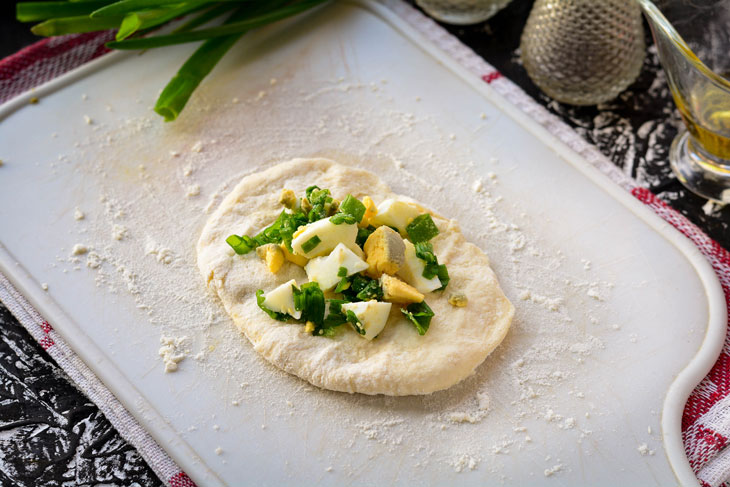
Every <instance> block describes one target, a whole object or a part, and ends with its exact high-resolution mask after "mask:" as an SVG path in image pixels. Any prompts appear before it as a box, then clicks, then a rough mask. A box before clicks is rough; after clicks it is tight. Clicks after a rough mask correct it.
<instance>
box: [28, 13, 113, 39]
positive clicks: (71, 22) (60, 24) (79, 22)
mask: <svg viewBox="0 0 730 487" xmlns="http://www.w3.org/2000/svg"><path fill="white" fill-rule="evenodd" d="M121 21H122V17H106V18H103V19H89V17H87V16H81V17H62V18H58V19H50V20H46V21H45V22H41V23H40V24H36V25H34V26H33V27H31V28H30V31H31V32H32V33H34V34H35V35H37V36H43V37H52V36H60V35H65V34H81V33H84V32H96V31H97V30H108V29H115V28H116V27H117V26H119V23H120V22H121Z"/></svg>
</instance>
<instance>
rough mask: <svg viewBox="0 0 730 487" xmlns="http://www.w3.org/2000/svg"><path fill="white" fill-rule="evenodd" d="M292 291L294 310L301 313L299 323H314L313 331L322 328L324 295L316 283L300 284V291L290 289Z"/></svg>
mask: <svg viewBox="0 0 730 487" xmlns="http://www.w3.org/2000/svg"><path fill="white" fill-rule="evenodd" d="M292 290H293V291H294V309H296V310H297V311H301V312H302V318H301V321H303V322H307V321H311V322H312V323H314V326H315V331H316V330H317V329H318V328H321V327H322V323H323V322H324V308H325V300H324V293H323V292H322V290H321V289H320V287H319V284H318V283H317V282H314V281H313V282H308V283H306V284H302V287H301V288H300V289H296V288H294V287H292Z"/></svg>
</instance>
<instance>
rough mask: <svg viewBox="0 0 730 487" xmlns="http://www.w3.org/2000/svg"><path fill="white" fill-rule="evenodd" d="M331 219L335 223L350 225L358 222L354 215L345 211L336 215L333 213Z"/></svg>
mask: <svg viewBox="0 0 730 487" xmlns="http://www.w3.org/2000/svg"><path fill="white" fill-rule="evenodd" d="M330 221H331V222H332V223H333V224H335V225H342V224H343V223H346V224H348V225H354V224H355V223H357V220H356V219H355V217H354V216H352V215H347V214H345V213H337V214H335V215H332V216H331V217H330Z"/></svg>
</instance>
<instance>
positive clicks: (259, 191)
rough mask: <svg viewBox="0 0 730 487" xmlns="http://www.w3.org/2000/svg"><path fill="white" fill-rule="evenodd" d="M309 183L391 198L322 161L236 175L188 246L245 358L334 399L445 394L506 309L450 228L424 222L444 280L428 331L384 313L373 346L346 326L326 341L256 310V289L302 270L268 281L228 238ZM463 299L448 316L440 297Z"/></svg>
mask: <svg viewBox="0 0 730 487" xmlns="http://www.w3.org/2000/svg"><path fill="white" fill-rule="evenodd" d="M313 184H316V185H318V186H319V187H321V188H329V190H330V191H331V192H332V194H333V195H334V197H336V198H343V197H344V196H345V195H347V194H348V193H351V194H352V195H353V196H355V197H357V198H362V197H363V196H365V195H369V196H370V197H371V198H372V199H373V200H374V201H375V202H376V203H379V202H381V201H383V200H384V199H385V198H388V197H393V196H395V195H394V194H393V193H391V191H390V189H389V188H388V187H387V186H386V185H385V184H383V183H382V182H381V181H380V179H379V178H378V177H377V176H376V175H374V174H372V173H370V172H367V171H364V170H360V169H355V168H352V167H347V166H343V165H339V164H337V163H335V162H333V161H330V160H327V159H294V160H292V161H289V162H285V163H282V164H279V165H276V166H274V167H271V168H269V169H267V170H265V171H262V172H259V173H256V174H252V175H250V176H246V177H245V178H243V180H241V182H240V183H239V184H238V185H237V186H236V188H235V189H234V190H233V191H232V192H231V193H230V194H229V195H228V196H227V197H226V198H225V199H224V200H223V202H222V203H221V205H220V207H219V208H218V209H217V210H216V211H215V213H214V214H213V215H211V217H210V219H209V220H208V222H207V223H206V225H205V228H204V229H203V233H202V235H201V237H200V240H199V241H198V249H197V250H198V267H199V268H200V271H201V272H202V273H203V276H205V279H206V280H207V283H208V286H209V287H210V288H211V289H213V290H215V292H216V293H217V294H218V296H219V297H220V299H221V301H222V303H223V306H224V307H225V309H226V311H227V312H228V314H229V315H230V316H231V317H232V318H233V321H234V323H235V324H236V325H237V326H238V328H239V329H240V330H241V331H242V332H243V333H244V334H245V335H246V337H248V339H249V340H250V341H251V343H252V344H253V346H254V348H255V350H256V351H257V352H258V353H260V354H261V355H263V356H264V357H265V358H266V359H267V360H269V361H270V362H271V363H273V364H274V365H276V366H277V367H279V368H281V369H283V370H285V371H287V372H289V373H292V374H294V375H297V376H298V377H301V378H302V379H305V380H307V381H309V382H311V383H312V384H314V385H316V386H319V387H323V388H325V389H331V390H335V391H345V392H350V393H352V392H360V393H363V394H387V395H393V396H403V395H412V394H429V393H431V392H434V391H438V390H442V389H446V388H448V387H450V386H452V385H454V384H456V383H457V382H459V381H461V380H463V379H464V378H466V377H467V376H469V375H470V374H471V373H472V371H473V370H474V369H475V368H476V367H477V366H478V365H479V364H480V363H482V361H484V359H485V358H486V357H487V355H489V353H490V352H492V350H494V349H495V347H497V345H499V343H500V342H501V341H502V339H503V338H504V337H505V335H506V334H507V330H508V329H509V326H510V323H511V322H512V317H513V315H514V307H513V306H512V304H511V303H510V302H509V300H507V298H506V297H505V295H504V294H503V293H502V290H501V289H500V287H499V283H498V282H497V278H496V277H495V275H494V272H492V270H491V269H490V267H489V259H488V258H487V256H486V255H484V253H483V252H482V251H481V250H480V249H479V248H478V247H476V246H475V245H473V244H471V243H468V242H466V241H465V239H464V236H463V235H462V234H461V231H460V230H459V226H458V224H457V223H456V221H455V220H447V219H445V218H442V217H441V216H438V215H435V214H434V215H433V217H434V218H433V219H434V222H435V223H436V225H437V226H438V228H439V230H440V232H441V233H440V234H439V235H438V236H437V237H435V238H434V239H433V240H432V242H433V246H434V250H435V253H436V255H437V256H438V258H439V262H440V263H444V264H446V265H447V266H448V269H449V274H450V276H451V282H450V283H449V286H448V288H447V289H446V291H445V292H438V291H437V292H434V293H429V294H427V295H426V302H427V303H428V304H429V306H431V308H432V309H433V311H434V313H435V317H434V318H433V320H432V321H431V326H430V328H429V330H428V333H426V335H424V336H420V335H418V333H417V332H416V329H415V327H414V326H413V325H412V324H411V323H410V322H409V321H407V319H406V318H405V317H404V316H403V315H402V313H401V312H400V311H399V307H398V306H397V305H393V307H392V311H391V314H390V318H389V319H388V324H387V325H386V327H385V329H384V330H383V331H382V332H381V334H380V336H378V337H377V338H376V339H375V340H373V341H367V340H364V339H363V338H361V337H360V336H358V334H357V333H356V332H355V331H353V330H352V329H351V328H350V327H349V326H348V325H343V326H341V327H340V329H339V331H338V333H337V335H336V336H335V337H334V338H324V337H317V336H312V335H311V334H308V333H305V331H304V326H302V325H300V324H289V323H282V322H279V321H275V320H273V319H271V318H269V316H267V315H266V314H265V313H264V312H263V311H261V309H259V307H258V306H257V305H256V297H255V293H256V290H257V289H263V290H264V291H266V290H269V289H273V288H274V287H276V286H278V285H279V284H281V283H283V282H286V281H288V280H290V279H296V280H297V283H298V284H300V285H301V284H303V283H305V282H307V276H306V274H305V273H304V270H303V269H302V268H300V267H298V266H296V265H294V264H292V263H290V262H286V263H285V264H284V266H283V267H282V268H281V270H280V271H279V272H278V273H277V274H272V273H270V272H269V271H268V270H267V269H266V266H265V264H264V262H263V261H262V260H261V259H260V258H258V257H257V256H256V253H255V252H251V253H250V254H248V255H244V256H240V255H236V254H235V253H234V252H233V250H232V249H231V248H230V247H229V246H228V244H226V241H225V239H226V237H227V236H228V235H230V234H233V233H235V234H239V235H241V234H247V235H253V234H255V233H257V232H258V231H260V230H261V229H262V228H265V227H266V226H268V225H270V224H271V222H273V221H274V220H275V219H276V217H277V216H278V214H279V213H280V212H281V210H282V206H281V205H280V204H279V202H278V200H279V195H280V193H281V189H282V188H288V189H291V190H294V192H295V193H296V194H297V195H300V194H302V193H303V192H304V190H305V189H306V188H307V187H308V186H311V185H313ZM453 292H459V293H463V294H465V295H466V296H467V297H468V299H469V303H468V305H467V306H466V307H463V308H457V307H454V306H452V305H450V304H449V303H448V302H447V298H448V296H449V294H450V293H453Z"/></svg>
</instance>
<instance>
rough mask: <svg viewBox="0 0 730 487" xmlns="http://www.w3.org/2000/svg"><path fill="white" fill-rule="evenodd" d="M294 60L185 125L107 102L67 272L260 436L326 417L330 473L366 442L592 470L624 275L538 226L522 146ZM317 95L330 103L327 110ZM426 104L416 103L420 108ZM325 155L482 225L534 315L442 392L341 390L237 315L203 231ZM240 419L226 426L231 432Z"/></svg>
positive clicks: (520, 308)
mask: <svg viewBox="0 0 730 487" xmlns="http://www.w3.org/2000/svg"><path fill="white" fill-rule="evenodd" d="M290 76H291V74H287V73H282V74H281V76H278V77H277V80H278V81H277V82H275V83H274V82H272V83H269V81H268V80H266V81H265V82H262V83H261V86H254V85H255V83H254V85H249V86H239V85H236V87H231V86H227V87H224V88H221V89H220V92H221V93H227V94H230V95H233V96H228V97H227V98H226V99H221V98H219V97H217V96H216V95H215V94H214V93H215V87H214V86H208V87H207V88H206V86H203V87H201V90H200V92H199V93H196V96H195V97H194V99H193V100H192V101H191V104H190V106H188V107H187V108H186V110H185V112H184V113H183V115H182V116H181V118H180V119H179V120H178V121H176V122H175V123H174V124H163V123H161V122H160V121H159V120H158V119H157V118H156V117H153V116H152V115H150V116H149V117H141V118H129V119H126V120H123V121H122V122H121V123H119V124H115V125H111V124H108V123H106V122H104V117H103V116H101V114H98V115H97V114H94V113H90V115H89V116H90V117H91V118H92V119H93V124H91V125H89V137H88V138H87V139H86V140H81V141H79V149H78V153H77V154H74V155H73V157H69V158H68V161H74V162H66V164H69V165H73V168H74V170H75V171H78V172H79V173H81V174H83V177H85V178H90V180H93V181H94V183H95V185H96V186H95V187H97V188H98V204H97V206H96V207H91V206H89V204H88V203H87V204H85V206H84V207H83V208H84V210H83V213H82V212H81V211H80V210H78V209H77V210H76V211H75V212H74V214H73V215H71V217H70V218H71V219H75V220H76V221H75V224H74V230H72V231H75V232H77V233H78V241H79V242H83V244H79V246H77V247H74V248H73V249H59V254H58V261H59V263H60V265H61V266H62V267H64V271H65V272H79V273H88V274H89V278H91V279H94V280H95V282H96V284H97V286H98V287H99V289H101V290H103V291H104V292H108V293H112V294H116V295H119V296H126V297H128V298H130V299H133V300H134V302H135V305H136V308H137V310H138V312H139V313H138V316H135V317H131V318H133V319H135V320H138V321H141V322H144V323H145V326H148V327H152V329H154V330H155V333H156V334H157V336H159V337H161V338H160V340H161V342H162V343H161V345H162V348H160V350H159V354H160V366H159V371H154V372H153V373H161V372H162V371H163V370H164V371H168V372H172V371H174V370H176V369H178V367H179V368H180V370H179V371H178V372H177V373H176V374H171V375H170V376H169V380H171V381H175V382H174V383H175V385H176V387H179V388H185V387H196V386H195V384H190V383H184V380H187V381H189V380H193V379H192V378H193V377H195V379H194V380H195V381H197V382H196V383H201V382H212V383H215V384H221V389H220V390H221V393H220V405H219V407H220V409H221V410H225V409H227V408H229V407H231V406H235V409H236V410H241V411H243V410H245V411H247V413H246V414H247V415H248V416H247V417H250V418H254V417H255V418H258V423H260V424H261V425H263V426H262V430H263V432H259V434H273V433H268V432H269V431H270V430H271V429H272V428H277V427H280V428H295V427H298V426H299V423H298V422H300V421H308V422H316V423H318V427H320V428H321V429H322V430H323V431H324V432H325V433H326V434H327V435H328V436H327V437H328V440H327V441H328V442H330V445H329V448H327V449H325V450H323V452H324V453H322V455H324V458H323V461H324V462H325V463H323V464H322V471H327V472H329V471H333V472H335V473H337V472H340V473H344V475H347V476H348V477H352V478H357V476H358V475H360V474H361V470H359V469H361V467H357V468H356V466H354V465H353V464H352V463H351V460H350V458H349V452H350V450H352V449H368V451H369V452H371V453H370V454H371V455H373V456H375V455H381V457H382V455H385V454H389V455H390V456H389V457H387V458H386V457H382V461H394V462H398V463H399V465H400V467H401V468H402V469H403V471H404V472H406V471H407V472H410V474H412V475H413V476H416V477H417V476H418V475H420V473H419V472H420V471H421V469H422V468H423V467H425V466H431V467H435V468H439V469H444V470H443V472H445V473H443V474H444V475H446V474H447V473H448V474H450V475H452V476H453V475H456V474H458V475H462V476H463V475H472V474H476V473H477V472H480V471H482V472H489V473H491V474H496V475H497V476H498V477H499V476H501V475H502V471H503V470H504V468H505V465H506V462H513V461H519V455H520V453H521V452H522V451H525V450H530V451H536V452H540V451H543V450H544V449H549V450H550V455H552V457H550V458H552V459H548V460H546V461H545V462H544V464H540V465H530V466H528V467H527V468H531V469H533V471H534V472H535V475H539V476H543V475H544V476H549V477H552V476H560V475H563V474H564V473H565V472H568V471H571V469H573V468H579V466H578V465H570V464H568V463H566V462H564V461H556V459H555V458H556V456H557V455H558V454H559V453H560V452H561V451H565V452H569V451H572V450H574V449H575V448H583V449H585V451H586V454H588V455H589V454H590V453H591V451H593V450H592V446H591V445H590V444H589V442H584V441H583V440H584V439H585V438H587V437H589V436H590V435H591V431H592V429H591V423H592V421H594V420H595V418H598V420H600V418H601V416H604V415H607V414H610V412H611V411H610V409H609V408H607V406H606V405H607V404H608V401H607V399H606V396H604V395H602V394H603V392H602V391H601V390H600V388H599V387H597V385H596V384H590V383H586V382H585V380H584V379H583V378H582V374H581V367H586V366H587V365H586V364H589V363H591V361H592V360H593V354H594V353H595V352H596V351H598V350H602V349H604V348H605V346H606V345H605V340H604V339H602V337H603V336H605V335H606V334H608V333H614V334H615V333H621V331H617V330H619V328H615V326H617V325H616V323H613V322H610V321H609V316H610V314H609V311H610V309H609V308H608V306H607V303H608V302H610V300H611V296H612V293H613V292H614V286H613V283H612V282H611V281H608V280H606V279H602V278H600V277H599V276H601V275H602V274H599V273H597V272H596V269H595V266H592V265H590V261H589V260H588V257H591V256H588V255H570V256H568V255H566V253H564V251H563V250H562V249H561V245H560V242H556V241H541V240H540V239H539V238H538V237H537V236H536V235H538V232H536V231H533V230H531V229H532V228H533V226H534V225H538V224H540V225H542V224H545V222H544V221H541V219H540V218H538V217H536V216H530V215H539V213H536V212H535V211H534V208H530V207H528V206H527V205H525V204H524V203H523V201H522V199H521V198H519V197H518V196H516V195H514V194H505V193H504V192H503V191H502V189H501V184H500V175H501V174H502V171H505V170H508V169H507V168H509V167H511V165H510V162H509V160H508V159H507V158H505V157H504V156H503V157H502V158H496V157H494V155H493V154H477V153H473V152H472V151H470V150H469V146H470V144H469V140H468V137H461V136H460V137H456V136H452V135H451V131H450V130H448V127H442V126H441V124H440V123H439V122H437V121H436V120H434V119H432V118H431V117H430V116H428V115H425V114H424V113H423V112H422V111H421V110H420V109H419V108H418V107H419V104H418V100H410V101H409V102H408V103H403V102H402V101H401V102H400V103H395V102H394V100H393V99H392V98H391V97H390V96H389V95H388V90H387V88H386V87H387V83H384V82H383V80H379V81H373V82H372V83H370V82H369V81H367V82H366V81H354V80H348V79H345V78H340V79H333V80H330V81H328V82H327V83H324V84H323V85H322V86H319V87H318V88H317V89H316V90H312V91H310V92H307V91H302V90H300V89H292V88H289V85H288V83H287V81H288V79H289V77H290ZM385 81H387V80H385ZM264 88H265V89H264ZM414 96H415V95H414ZM419 99H425V95H421V94H419ZM231 100H233V101H231ZM312 103H317V104H318V106H319V107H320V108H319V109H318V110H317V113H318V114H319V115H317V117H316V118H314V116H313V115H312V114H311V113H310V109H309V107H310V105H311V104H312ZM409 104H410V105H411V106H412V111H408V110H407V109H405V108H403V107H404V106H407V105H409ZM322 107H325V108H322ZM397 107H398V108H397ZM481 111H482V108H479V107H475V113H474V121H473V128H472V129H469V128H468V127H467V129H468V130H471V132H472V134H473V137H475V138H476V137H481V136H482V135H480V134H481V131H480V130H479V127H480V125H482V124H484V123H485V121H484V119H485V118H486V117H485V115H484V114H483V113H481ZM280 113H287V117H285V119H284V120H282V117H280V116H277V115H276V114H280ZM322 113H324V114H325V115H321V114H322ZM90 146H102V147H103V148H104V150H105V151H106V153H107V154H108V157H107V158H106V159H105V160H87V159H85V147H90ZM312 156H322V157H329V158H332V159H335V160H337V161H338V162H341V163H343V164H350V165H356V166H359V167H363V168H366V169H369V170H371V171H374V172H376V173H377V174H379V175H380V176H381V178H383V179H384V180H385V182H386V183H388V184H389V185H390V186H391V187H392V188H393V190H394V191H395V192H397V193H400V194H405V195H408V196H411V197H413V198H415V199H417V200H419V201H421V202H424V203H425V204H427V205H429V206H430V207H432V208H433V209H434V210H436V211H437V212H438V213H440V214H442V215H446V216H448V217H453V218H455V219H457V220H458V221H459V222H460V223H461V229H462V230H463V232H464V233H465V235H466V237H467V239H468V240H470V241H473V242H474V243H476V244H477V245H479V246H480V247H481V248H482V249H484V250H485V251H486V253H487V255H488V256H489V257H490V260H491V263H492V266H493V268H494V269H495V271H496V273H497V275H498V277H499V280H500V283H501V285H502V287H503V289H504V291H505V293H506V294H507V296H508V297H509V298H510V300H511V301H512V302H513V304H514V305H515V307H516V308H517V314H516V318H515V321H514V323H513V325H512V329H511V330H510V332H509V334H508V336H507V338H506V340H505V341H504V343H503V344H502V345H501V346H500V347H499V348H497V350H495V352H494V353H493V354H492V355H491V356H490V357H488V358H487V360H486V361H485V363H484V364H482V365H481V366H480V367H479V368H478V369H477V370H476V371H475V373H474V375H473V376H471V377H470V378H468V379H467V380H465V381H464V382H462V383H460V384H458V385H456V386H454V387H452V388H451V389H449V390H447V391H443V392H439V393H435V394H432V395H430V396H425V397H403V398H393V397H381V396H377V397H370V396H362V395H346V394H340V393H333V392H330V391H323V390H319V389H316V388H314V387H312V386H310V385H309V384H306V383H304V382H302V381H301V380H299V379H297V378H295V377H292V376H289V375H287V374H286V373H283V372H281V371H279V370H276V369H274V368H273V367H272V366H270V365H269V364H267V363H265V362H264V361H263V360H262V359H261V358H260V357H259V356H258V355H257V354H256V353H255V352H254V351H253V350H252V347H251V345H250V343H249V342H248V341H247V340H246V338H245V337H243V336H242V335H240V334H239V333H238V332H237V331H236V329H235V328H234V326H233V325H232V323H231V322H230V320H229V319H228V317H227V316H226V315H225V313H224V312H223V310H222V308H221V306H220V304H219V303H218V301H217V300H216V298H215V297H214V296H213V295H212V294H211V293H209V292H208V291H207V290H206V287H205V280H204V278H203V276H201V275H199V273H198V269H197V267H196V262H195V245H196V242H197V239H198V236H199V233H200V230H201V228H202V226H203V224H204V222H205V220H206V218H207V216H208V214H209V213H210V212H212V211H213V210H214V209H215V208H216V207H217V205H218V204H219V203H220V201H221V199H222V198H223V197H225V195H226V194H227V191H228V189H229V188H231V187H232V186H233V185H235V184H236V183H237V181H238V180H240V178H241V177H242V176H243V175H245V174H249V173H252V172H254V171H256V170H257V169H261V168H264V167H267V166H268V165H270V164H273V163H276V162H279V161H282V160H288V159H291V158H293V157H312ZM509 170H511V169H509ZM109 181H114V184H111V183H110V182H109ZM316 183H317V181H312V184H316ZM335 196H338V197H341V196H343V195H335ZM74 205H80V202H74ZM82 248H83V249H84V250H82ZM81 257H83V258H84V259H85V260H81ZM603 275H605V274H603ZM119 333H120V337H123V334H124V330H121V331H120V332H119ZM627 342H628V340H627ZM187 357H190V358H192V359H193V360H185V359H186V358H187ZM191 369H192V370H195V373H194V374H190V375H183V372H186V371H187V370H191ZM566 398H568V399H570V400H569V401H566ZM264 405H265V406H264ZM169 414H170V415H171V417H176V416H175V414H176V413H175V412H174V411H171V412H169ZM319 416H321V417H326V418H327V421H323V422H320V421H319V420H318V419H317V417H319ZM303 418H304V419H303ZM178 419H181V418H178ZM186 420H188V421H190V423H189V424H190V428H192V429H189V431H187V432H186V433H184V434H185V435H188V437H189V438H190V439H191V441H195V438H197V437H196V436H195V435H196V434H197V433H198V432H199V431H200V429H201V427H200V425H201V424H207V423H208V422H210V421H212V420H211V418H210V417H209V416H204V415H203V414H202V413H201V415H200V416H199V417H196V418H186ZM216 424H218V423H216ZM544 428H548V429H549V431H550V432H551V435H550V437H548V438H544V437H540V439H539V441H538V438H537V437H536V436H535V435H534V434H533V433H532V431H533V430H535V431H537V430H541V431H542V430H544ZM225 431H226V425H224V424H221V425H220V431H218V430H216V434H223V433H224V432H225ZM211 450H212V449H211ZM228 451H230V448H228V447H226V446H225V445H223V444H222V443H221V446H218V447H215V454H217V455H220V454H221V453H222V452H228ZM640 451H642V455H643V454H645V453H643V448H641V449H640ZM223 456H225V455H223ZM381 457H379V458H381ZM379 461H381V460H380V459H379ZM439 471H441V470H439ZM410 474H409V475H410ZM404 475H405V474H404ZM439 478H442V477H439ZM445 478H448V477H445ZM499 478H502V477H499Z"/></svg>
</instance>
